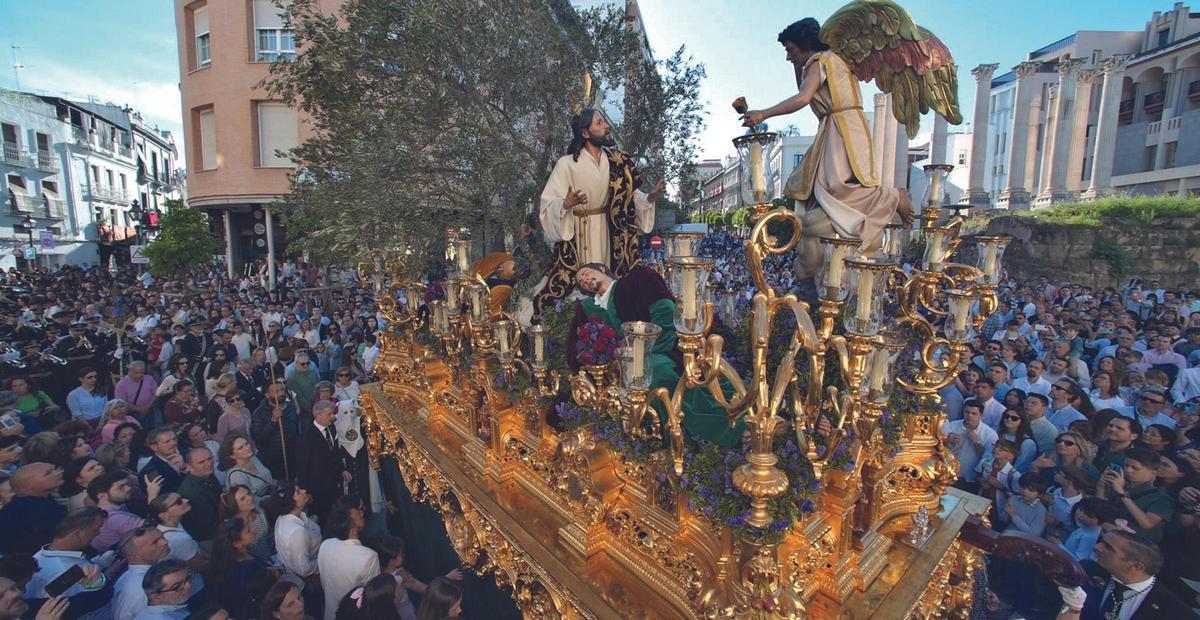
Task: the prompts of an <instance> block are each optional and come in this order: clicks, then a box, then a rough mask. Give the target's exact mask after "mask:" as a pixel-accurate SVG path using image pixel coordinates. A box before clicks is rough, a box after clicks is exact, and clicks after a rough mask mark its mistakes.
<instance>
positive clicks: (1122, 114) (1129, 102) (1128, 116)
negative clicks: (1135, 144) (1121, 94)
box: [1117, 99, 1133, 123]
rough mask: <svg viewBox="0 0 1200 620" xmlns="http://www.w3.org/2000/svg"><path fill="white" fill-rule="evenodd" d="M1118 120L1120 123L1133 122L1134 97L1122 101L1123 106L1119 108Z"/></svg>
mask: <svg viewBox="0 0 1200 620" xmlns="http://www.w3.org/2000/svg"><path fill="white" fill-rule="evenodd" d="M1117 121H1118V122H1120V123H1132V122H1133V99H1126V100H1125V101H1122V102H1121V106H1120V107H1119V108H1117Z"/></svg>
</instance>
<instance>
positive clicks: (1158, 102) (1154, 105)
mask: <svg viewBox="0 0 1200 620" xmlns="http://www.w3.org/2000/svg"><path fill="white" fill-rule="evenodd" d="M1166 100H1167V92H1166V91H1164V90H1160V91H1158V92H1157V93H1150V94H1149V95H1146V96H1145V97H1143V98H1142V108H1143V109H1144V110H1146V113H1147V114H1155V113H1158V112H1162V109H1163V103H1164V102H1165V101H1166Z"/></svg>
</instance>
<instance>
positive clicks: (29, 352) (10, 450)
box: [0, 261, 462, 620]
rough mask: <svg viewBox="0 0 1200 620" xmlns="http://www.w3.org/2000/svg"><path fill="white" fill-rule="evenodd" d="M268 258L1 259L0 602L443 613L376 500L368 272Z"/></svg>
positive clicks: (95, 607)
mask: <svg viewBox="0 0 1200 620" xmlns="http://www.w3.org/2000/svg"><path fill="white" fill-rule="evenodd" d="M278 274H279V286H278V287H277V288H275V289H274V290H270V289H269V288H268V287H267V284H266V282H265V276H266V274H265V270H264V269H251V270H249V271H248V272H247V273H246V274H244V275H242V276H240V277H233V278H230V277H227V276H226V274H225V273H224V272H223V270H221V269H202V270H197V271H195V272H193V273H190V274H188V275H187V276H186V277H179V278H166V279H156V278H153V277H152V276H150V275H149V274H148V273H144V272H139V271H136V270H134V269H132V268H125V269H122V270H119V271H118V272H116V273H111V272H109V271H107V270H100V269H96V268H92V269H83V268H78V267H62V268H57V269H54V270H38V271H33V272H29V271H22V272H17V271H10V272H8V273H6V274H0V280H2V282H0V286H2V289H0V305H3V316H4V321H3V324H2V325H0V342H4V343H6V344H7V348H6V349H4V351H3V359H2V360H0V375H3V385H2V386H0V387H2V388H3V389H2V390H0V619H8V618H37V619H38V620H57V619H59V618H97V619H103V618H115V619H117V620H130V619H138V620H156V619H167V618H206V619H207V618H234V619H239V620H240V619H251V618H263V619H275V618H278V619H282V620H298V619H302V618H323V619H324V620H342V619H350V620H358V619H362V620H366V619H372V620H374V619H377V618H383V619H389V618H392V619H404V620H414V619H416V618H420V619H421V620H434V619H437V620H440V619H442V618H452V617H457V616H458V614H459V613H460V612H461V603H462V591H461V589H460V587H459V586H458V585H457V582H458V581H459V580H461V579H462V574H461V573H460V572H459V571H457V570H455V571H451V572H450V573H449V574H446V575H441V576H437V577H436V578H433V579H431V580H429V581H428V583H426V582H424V581H421V580H420V579H418V578H416V577H415V576H413V575H412V574H411V573H410V572H408V571H407V570H406V569H405V568H404V543H403V541H402V540H400V539H398V538H396V537H394V536H392V535H391V534H389V533H388V531H387V527H386V519H384V518H383V517H382V515H383V514H384V499H383V497H382V493H381V491H380V485H379V480H378V474H377V473H376V472H375V470H373V469H371V467H370V465H369V463H368V459H367V455H366V448H365V440H364V437H363V429H362V424H361V418H360V415H361V409H360V408H359V407H358V402H357V399H358V396H359V389H360V385H361V384H363V383H365V382H369V381H373V380H374V379H375V365H376V362H377V360H378V357H379V355H380V348H379V337H380V335H381V334H380V330H381V329H386V321H385V320H384V318H383V316H382V315H381V314H380V313H379V309H378V307H377V306H376V304H375V300H374V296H373V294H372V291H371V289H372V287H371V286H369V285H368V286H362V285H360V283H359V282H358V280H357V278H356V277H355V275H354V274H353V273H349V272H339V271H334V270H320V269H316V268H314V267H311V266H306V265H304V264H298V263H295V262H292V261H284V262H282V263H280V264H279V265H278Z"/></svg>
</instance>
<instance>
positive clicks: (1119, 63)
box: [1103, 54, 1133, 75]
mask: <svg viewBox="0 0 1200 620" xmlns="http://www.w3.org/2000/svg"><path fill="white" fill-rule="evenodd" d="M1130 58H1133V54H1114V55H1112V56H1109V57H1108V58H1105V59H1104V68H1103V72H1104V75H1109V74H1111V73H1116V72H1118V71H1123V70H1124V69H1125V65H1126V63H1128V62H1129V59H1130Z"/></svg>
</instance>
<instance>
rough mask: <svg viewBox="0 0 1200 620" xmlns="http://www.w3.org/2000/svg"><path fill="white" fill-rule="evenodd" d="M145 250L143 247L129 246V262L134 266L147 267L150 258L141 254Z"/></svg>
mask: <svg viewBox="0 0 1200 620" xmlns="http://www.w3.org/2000/svg"><path fill="white" fill-rule="evenodd" d="M145 250H146V246H144V245H131V246H129V262H130V263H133V264H134V265H149V264H150V257H148V256H146V255H145V254H144V253H143V252H145Z"/></svg>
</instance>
